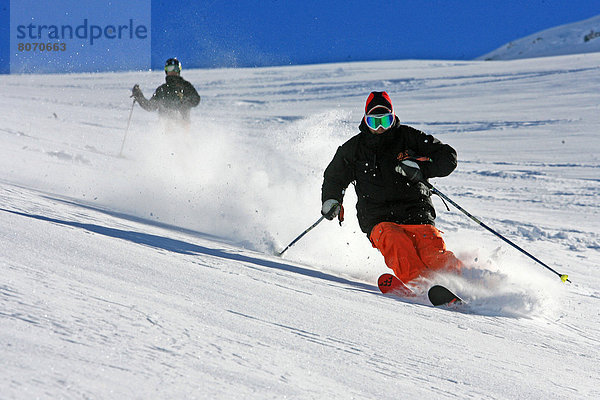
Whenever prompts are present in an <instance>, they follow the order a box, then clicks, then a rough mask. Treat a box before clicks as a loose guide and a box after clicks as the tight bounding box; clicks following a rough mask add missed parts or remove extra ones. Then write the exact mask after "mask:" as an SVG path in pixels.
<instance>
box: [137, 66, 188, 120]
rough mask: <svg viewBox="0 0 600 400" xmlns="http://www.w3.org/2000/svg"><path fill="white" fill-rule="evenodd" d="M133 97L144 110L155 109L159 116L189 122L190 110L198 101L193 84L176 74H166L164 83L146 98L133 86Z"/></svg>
mask: <svg viewBox="0 0 600 400" xmlns="http://www.w3.org/2000/svg"><path fill="white" fill-rule="evenodd" d="M133 97H134V98H135V100H136V101H137V102H138V103H139V104H140V106H141V107H142V108H143V109H144V110H146V111H156V110H158V114H159V116H160V117H161V118H168V119H171V120H176V121H184V122H189V120H190V110H191V109H192V107H196V106H197V105H198V104H199V103H200V95H199V94H198V92H197V91H196V89H195V88H194V86H193V85H192V84H191V83H190V82H188V81H186V80H185V79H183V78H182V77H181V76H177V75H167V76H166V83H163V84H162V85H160V86H159V87H158V88H157V89H156V91H155V92H154V94H153V95H152V97H151V98H150V99H149V100H148V99H146V97H144V95H143V93H142V91H141V90H139V87H138V89H137V90H136V88H135V87H134V89H133Z"/></svg>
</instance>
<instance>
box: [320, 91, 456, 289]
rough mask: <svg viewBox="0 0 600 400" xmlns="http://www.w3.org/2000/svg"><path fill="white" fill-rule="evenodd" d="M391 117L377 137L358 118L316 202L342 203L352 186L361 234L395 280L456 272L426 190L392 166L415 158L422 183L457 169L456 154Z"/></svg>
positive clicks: (332, 162) (363, 121) (405, 280)
mask: <svg viewBox="0 0 600 400" xmlns="http://www.w3.org/2000/svg"><path fill="white" fill-rule="evenodd" d="M384 93H385V92H384ZM386 96H387V94H386ZM390 108H391V103H390ZM390 111H391V110H390ZM394 118H395V119H394V122H393V124H392V125H391V127H390V128H389V129H387V130H386V131H385V132H384V133H381V134H374V133H372V132H371V131H370V130H369V128H368V126H367V125H366V123H365V118H363V120H362V122H361V124H360V126H359V130H360V133H359V134H358V135H356V136H354V137H352V138H351V139H350V140H348V141H347V142H346V143H344V144H343V145H342V146H340V147H339V148H338V149H337V152H336V153H335V156H334V157H333V160H332V161H331V162H330V163H329V165H328V166H327V168H326V169H325V172H324V180H323V186H322V195H321V198H322V201H323V202H325V201H326V200H328V199H335V200H337V201H338V202H339V203H340V204H341V203H342V201H343V198H344V192H345V189H346V188H347V187H348V185H349V184H350V183H354V187H355V190H356V195H357V198H358V202H357V204H356V210H357V217H358V222H359V225H360V228H361V230H362V231H363V232H365V233H366V234H367V236H368V237H369V239H370V240H371V243H372V244H373V246H374V247H376V248H377V249H379V250H380V251H381V253H382V254H383V256H384V258H385V261H386V264H387V266H388V267H389V268H391V269H392V270H393V271H394V272H395V274H396V276H397V277H398V278H400V279H401V280H402V281H403V282H408V281H410V280H413V279H415V278H417V277H418V276H421V275H424V274H426V273H427V271H428V270H438V269H441V268H449V269H459V268H460V267H461V265H462V264H461V263H460V261H459V260H458V259H456V257H454V255H453V254H452V252H450V251H447V250H446V248H445V244H444V241H443V239H442V237H441V234H440V232H439V231H438V230H437V229H436V228H435V226H434V220H435V217H436V214H435V210H434V208H433V203H432V201H431V192H430V190H429V189H428V188H427V187H426V186H425V185H424V184H423V183H420V182H414V181H411V180H409V179H408V178H407V177H405V176H403V175H402V174H400V173H398V172H397V171H396V167H397V166H398V165H399V164H400V162H401V161H402V160H405V159H409V158H414V157H420V158H422V161H416V162H417V164H418V165H419V167H420V171H421V173H422V175H423V178H424V179H427V178H432V177H442V176H447V175H449V174H450V173H451V172H452V171H453V170H454V169H455V168H456V152H455V150H454V149H453V148H452V147H450V146H449V145H447V144H443V143H441V142H440V141H439V140H437V139H436V138H434V137H433V136H431V135H428V134H425V133H423V132H421V131H419V130H417V129H415V128H412V127H410V126H407V125H402V124H401V123H400V121H399V120H398V118H397V117H395V116H394ZM424 160H427V161H424Z"/></svg>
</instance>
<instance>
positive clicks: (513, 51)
mask: <svg viewBox="0 0 600 400" xmlns="http://www.w3.org/2000/svg"><path fill="white" fill-rule="evenodd" d="M594 52H600V15H598V16H595V17H593V18H589V19H586V20H583V21H579V22H575V23H572V24H567V25H561V26H557V27H554V28H550V29H546V30H544V31H541V32H537V33H534V34H533V35H529V36H526V37H524V38H521V39H517V40H513V41H512V42H510V43H507V44H505V45H503V46H501V47H499V48H498V49H496V50H494V51H492V52H490V53H488V54H485V55H483V56H481V57H479V59H480V60H514V59H521V58H534V57H549V56H560V55H567V54H580V53H594Z"/></svg>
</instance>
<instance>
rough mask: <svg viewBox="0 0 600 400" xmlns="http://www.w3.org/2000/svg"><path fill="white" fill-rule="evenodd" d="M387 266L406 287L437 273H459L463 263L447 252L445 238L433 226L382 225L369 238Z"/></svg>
mask: <svg viewBox="0 0 600 400" xmlns="http://www.w3.org/2000/svg"><path fill="white" fill-rule="evenodd" d="M369 239H370V240H371V243H372V244H373V247H375V248H376V249H378V250H379V251H380V252H381V254H383V257H384V258H385V264H386V265H387V266H388V267H389V268H391V269H392V270H393V271H394V274H396V276H397V277H398V278H399V279H400V280H401V281H402V282H404V283H407V282H410V281H412V280H413V279H415V278H418V277H419V276H427V275H428V274H429V273H431V272H433V271H439V270H447V271H455V272H458V271H460V269H461V268H462V267H463V264H462V262H461V261H460V260H459V259H458V258H456V256H454V254H453V253H452V252H451V251H448V250H446V243H444V239H442V234H441V233H440V231H439V230H438V229H437V228H436V227H435V226H433V225H399V224H395V223H393V222H381V223H379V224H377V225H375V227H374V228H373V230H372V231H371V235H370V236H369Z"/></svg>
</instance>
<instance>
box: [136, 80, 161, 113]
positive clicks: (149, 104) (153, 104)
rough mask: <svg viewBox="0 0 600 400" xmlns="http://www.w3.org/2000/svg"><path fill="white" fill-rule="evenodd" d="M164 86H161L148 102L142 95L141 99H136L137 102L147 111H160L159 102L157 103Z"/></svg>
mask: <svg viewBox="0 0 600 400" xmlns="http://www.w3.org/2000/svg"><path fill="white" fill-rule="evenodd" d="M161 87H162V86H160V87H159V88H158V89H156V91H155V92H154V94H153V95H152V97H151V98H150V100H148V99H147V98H146V97H145V96H144V95H143V94H141V93H140V96H139V97H136V98H135V99H136V101H137V102H138V103H139V105H140V107H142V108H143V109H144V110H146V111H156V110H157V109H158V101H157V93H158V91H159V90H160V88H161Z"/></svg>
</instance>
